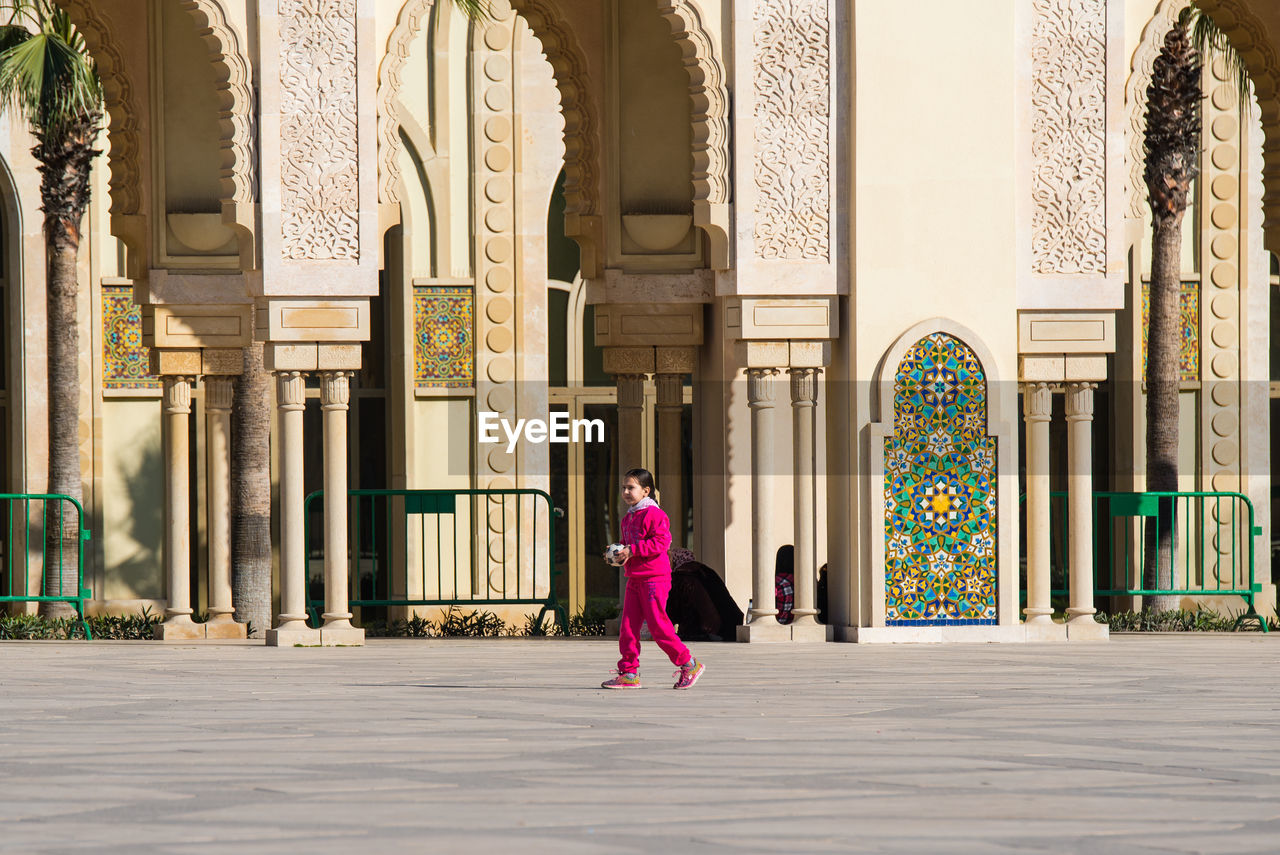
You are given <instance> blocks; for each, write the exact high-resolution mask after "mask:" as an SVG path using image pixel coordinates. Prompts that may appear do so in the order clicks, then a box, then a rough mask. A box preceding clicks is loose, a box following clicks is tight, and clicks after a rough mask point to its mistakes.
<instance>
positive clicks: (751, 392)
mask: <svg viewBox="0 0 1280 855" xmlns="http://www.w3.org/2000/svg"><path fill="white" fill-rule="evenodd" d="M777 373H778V369H777V368H748V369H747V405H748V406H751V407H772V406H773V378H774V377H775V376H776V375H777Z"/></svg>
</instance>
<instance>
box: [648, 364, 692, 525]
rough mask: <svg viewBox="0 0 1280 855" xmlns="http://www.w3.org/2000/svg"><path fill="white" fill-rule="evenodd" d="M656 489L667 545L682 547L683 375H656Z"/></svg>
mask: <svg viewBox="0 0 1280 855" xmlns="http://www.w3.org/2000/svg"><path fill="white" fill-rule="evenodd" d="M655 378H656V379H657V383H658V404H657V411H658V471H657V472H656V473H655V474H656V475H657V481H658V489H659V490H661V491H662V509H663V510H664V511H666V513H667V516H668V517H669V518H670V519H671V545H672V546H684V545H685V544H684V518H685V507H684V483H683V477H682V476H683V473H682V471H681V456H682V455H681V453H680V452H681V448H682V443H681V431H680V417H681V416H682V415H683V413H684V375H683V374H657V375H655Z"/></svg>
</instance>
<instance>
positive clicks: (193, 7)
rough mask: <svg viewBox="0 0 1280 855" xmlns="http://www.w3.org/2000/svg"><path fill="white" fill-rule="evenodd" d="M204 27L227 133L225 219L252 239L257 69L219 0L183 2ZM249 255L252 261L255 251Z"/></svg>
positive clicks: (254, 226) (224, 147)
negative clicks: (254, 74) (253, 77)
mask: <svg viewBox="0 0 1280 855" xmlns="http://www.w3.org/2000/svg"><path fill="white" fill-rule="evenodd" d="M179 5H180V7H181V8H182V9H183V10H184V11H185V12H187V14H189V15H190V16H191V17H192V18H193V19H194V20H195V22H196V25H197V26H198V27H199V34H200V37H201V39H202V40H203V41H204V43H205V44H206V45H207V46H208V48H209V57H210V62H211V63H212V65H213V67H214V71H215V72H216V74H217V78H216V79H217V81H218V90H219V91H218V98H219V108H220V111H219V114H218V128H219V131H220V132H221V135H222V139H221V149H222V165H221V173H220V178H221V183H222V187H221V189H222V221H223V222H224V223H225V224H227V225H229V226H235V227H237V231H238V232H239V233H240V234H241V235H242V236H244V237H247V238H248V239H249V240H251V241H252V240H253V239H254V237H255V235H256V232H257V218H256V214H255V211H254V204H255V203H256V202H257V186H258V178H257V170H256V156H255V152H254V146H255V121H254V117H255V113H256V105H255V103H254V101H255V99H254V90H253V79H252V69H251V68H250V65H249V61H248V59H247V57H246V55H245V53H244V50H243V48H242V47H241V39H240V36H239V35H238V34H237V32H236V29H235V28H234V27H233V26H232V25H231V24H230V23H229V22H228V21H227V16H226V13H225V12H224V11H223V8H222V4H221V3H219V2H218V0H179ZM247 255H248V256H249V257H250V258H252V257H253V255H254V253H252V252H250V253H247Z"/></svg>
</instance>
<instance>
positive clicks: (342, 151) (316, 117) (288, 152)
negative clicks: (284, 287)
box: [280, 0, 360, 260]
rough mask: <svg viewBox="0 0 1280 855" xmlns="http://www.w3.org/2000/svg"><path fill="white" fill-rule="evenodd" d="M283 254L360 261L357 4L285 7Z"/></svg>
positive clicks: (307, 1)
mask: <svg viewBox="0 0 1280 855" xmlns="http://www.w3.org/2000/svg"><path fill="white" fill-rule="evenodd" d="M280 50H281V55H280V91H281V101H280V145H281V152H280V157H281V167H280V185H281V186H280V208H281V230H282V240H283V245H282V251H283V253H284V256H285V257H286V258H289V259H296V260H329V259H332V260H357V259H359V257H360V234H359V225H360V222H359V214H360V196H359V189H358V184H359V163H358V160H359V150H358V146H357V141H356V130H357V127H356V0H280Z"/></svg>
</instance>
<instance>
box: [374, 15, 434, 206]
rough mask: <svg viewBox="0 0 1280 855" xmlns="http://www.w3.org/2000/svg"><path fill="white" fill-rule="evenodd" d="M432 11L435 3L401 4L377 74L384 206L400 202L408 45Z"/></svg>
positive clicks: (380, 181) (380, 197)
mask: <svg viewBox="0 0 1280 855" xmlns="http://www.w3.org/2000/svg"><path fill="white" fill-rule="evenodd" d="M434 9H435V0H409V2H408V3H405V4H404V6H403V7H402V8H401V9H400V17H399V18H398V19H397V20H396V26H395V29H393V30H392V31H391V37H390V38H389V39H388V41H387V53H386V56H385V57H384V58H383V60H382V67H381V69H380V71H379V73H378V201H379V202H381V203H382V204H384V205H393V204H397V203H399V201H400V161H399V159H398V158H397V155H398V154H399V151H400V105H399V100H398V98H397V96H398V95H399V94H400V87H401V86H402V85H403V84H402V82H401V78H400V75H401V73H402V71H403V69H404V64H405V61H406V60H408V58H409V48H410V45H411V44H412V43H413V40H414V39H415V38H416V37H417V35H418V33H419V32H421V30H422V25H423V22H424V21H425V20H426V19H427V18H428V17H430V15H431V13H432V11H433V10H434Z"/></svg>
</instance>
